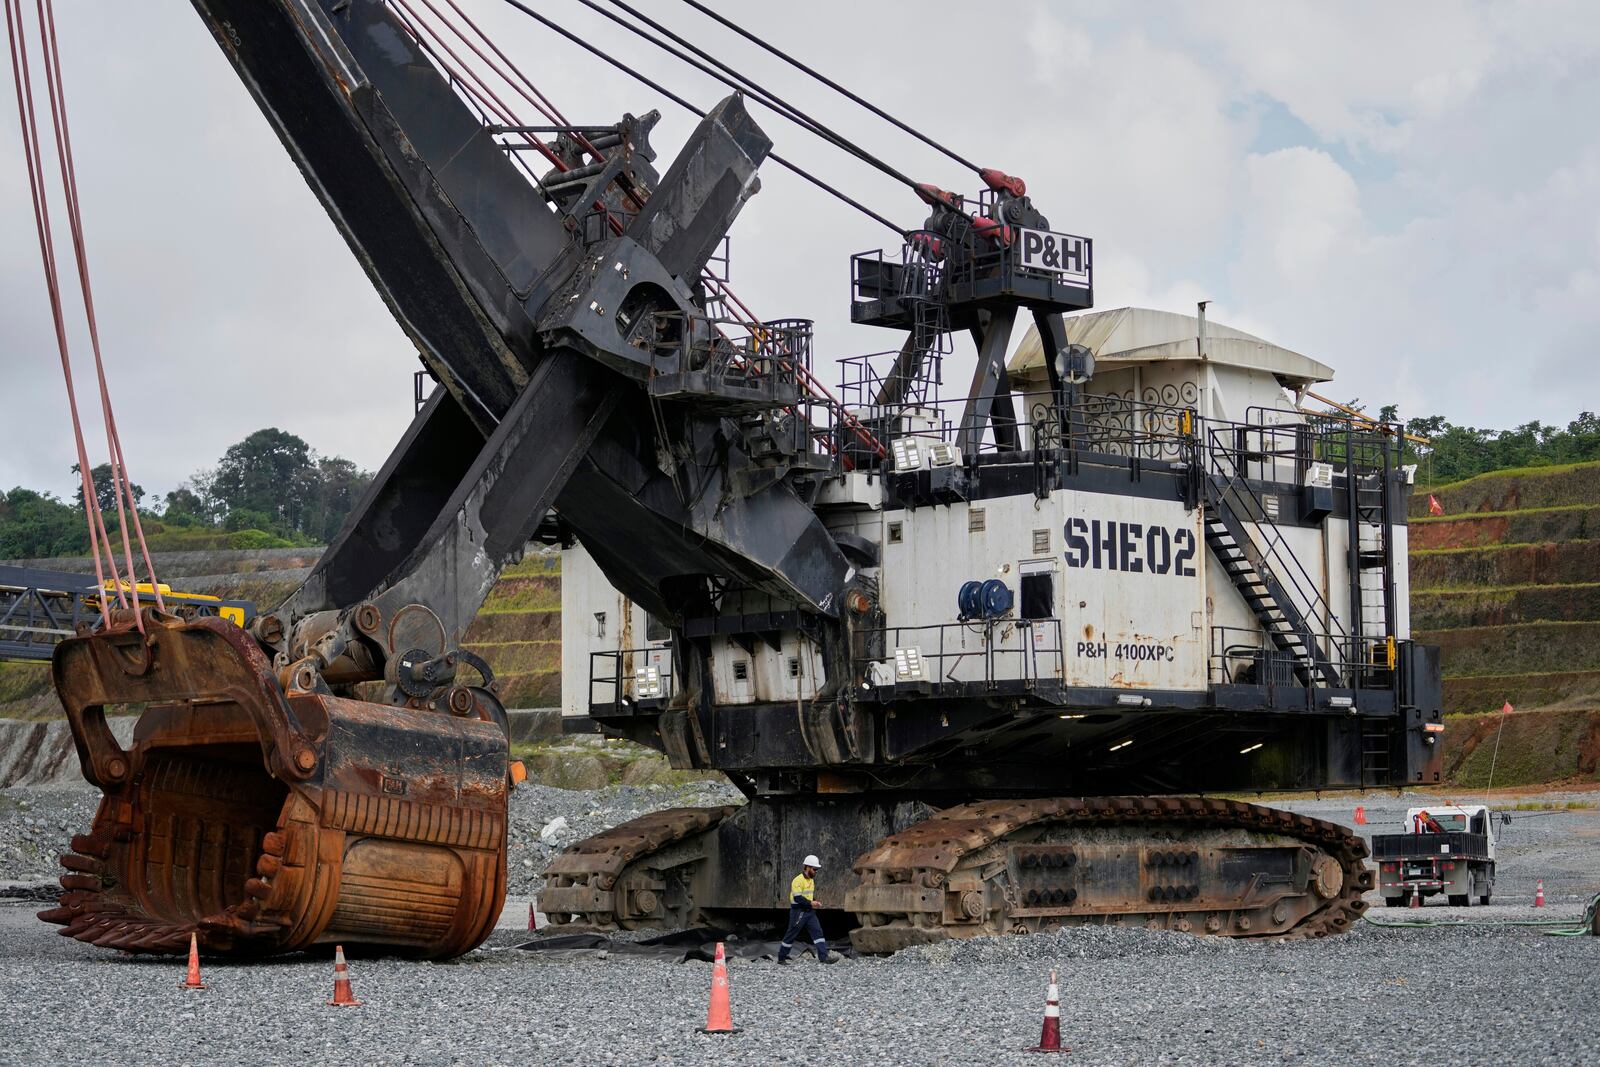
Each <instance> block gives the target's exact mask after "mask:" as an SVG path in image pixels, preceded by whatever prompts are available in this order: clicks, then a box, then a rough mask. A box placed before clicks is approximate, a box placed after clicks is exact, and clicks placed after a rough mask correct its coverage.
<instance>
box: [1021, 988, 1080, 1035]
mask: <svg viewBox="0 0 1600 1067" xmlns="http://www.w3.org/2000/svg"><path fill="white" fill-rule="evenodd" d="M1023 1051H1025V1052H1070V1051H1072V1050H1071V1049H1069V1048H1063V1047H1062V1045H1061V994H1060V992H1059V991H1058V990H1057V988H1056V972H1054V971H1051V972H1050V989H1049V991H1048V992H1047V993H1045V995H1044V1029H1043V1030H1041V1031H1040V1032H1039V1043H1038V1044H1037V1045H1034V1046H1033V1047H1032V1048H1029V1049H1024V1050H1023Z"/></svg>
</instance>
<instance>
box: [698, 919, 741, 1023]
mask: <svg viewBox="0 0 1600 1067" xmlns="http://www.w3.org/2000/svg"><path fill="white" fill-rule="evenodd" d="M699 1029H700V1032H701V1033H702V1034H737V1033H739V1031H740V1030H741V1027H737V1026H735V1025H733V1006H732V1004H731V1003H730V1002H729V1000H728V961H727V957H726V956H725V955H724V954H723V951H722V942H721V941H718V942H717V958H716V960H715V961H714V962H713V963H712V964H711V1006H710V1007H708V1008H707V1009H706V1024H705V1025H704V1026H702V1027H700V1028H699Z"/></svg>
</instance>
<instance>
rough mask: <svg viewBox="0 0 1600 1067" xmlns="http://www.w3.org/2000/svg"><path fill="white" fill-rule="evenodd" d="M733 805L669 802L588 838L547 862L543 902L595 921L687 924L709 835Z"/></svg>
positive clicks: (558, 913) (555, 917) (558, 914)
mask: <svg viewBox="0 0 1600 1067" xmlns="http://www.w3.org/2000/svg"><path fill="white" fill-rule="evenodd" d="M736 810H738V809H737V807H736V806H734V805H731V804H730V805H724V806H722V807H714V808H668V809H667V810H665V811H657V812H652V813H651V814H649V815H641V816H640V817H639V818H637V819H630V820H628V821H627V822H625V823H622V824H621V825H620V826H614V827H612V828H611V829H609V830H606V831H604V832H602V833H598V834H595V835H594V836H593V837H589V838H585V839H584V840H582V841H580V842H578V843H577V844H576V845H573V846H572V847H571V848H569V849H567V850H566V851H565V852H563V853H561V854H560V855H559V856H557V857H556V858H555V859H554V860H552V861H551V863H550V865H549V866H548V867H546V868H545V871H544V876H545V888H544V890H543V891H542V892H540V894H539V910H540V911H542V912H544V913H545V914H546V915H548V916H549V917H550V921H551V922H552V923H556V924H558V925H567V924H574V925H577V926H581V927H584V928H591V929H601V930H606V929H617V928H619V927H620V928H622V929H625V930H632V929H635V928H637V927H640V926H649V927H660V926H686V925H689V924H690V923H691V922H693V921H694V919H695V917H696V905H695V900H694V892H693V885H692V883H693V880H694V874H695V870H696V868H698V867H699V866H700V865H701V862H702V861H703V860H704V859H705V858H706V855H705V850H704V844H705V843H706V838H707V837H709V836H710V834H711V832H712V831H714V830H715V829H716V828H717V826H718V825H719V824H720V823H721V822H722V820H723V819H726V818H727V817H728V816H729V815H732V814H733V813H734V812H735V811H736Z"/></svg>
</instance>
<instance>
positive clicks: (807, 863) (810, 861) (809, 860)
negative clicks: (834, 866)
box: [800, 856, 822, 871]
mask: <svg viewBox="0 0 1600 1067" xmlns="http://www.w3.org/2000/svg"><path fill="white" fill-rule="evenodd" d="M800 866H802V867H815V868H816V869H817V870H819V871H820V870H822V861H821V860H819V859H817V857H815V856H807V857H806V858H805V859H804V860H803V861H802V862H801V864H800Z"/></svg>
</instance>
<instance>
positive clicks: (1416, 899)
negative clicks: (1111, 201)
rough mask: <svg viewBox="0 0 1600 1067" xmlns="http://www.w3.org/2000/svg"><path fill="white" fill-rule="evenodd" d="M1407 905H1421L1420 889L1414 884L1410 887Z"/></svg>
mask: <svg viewBox="0 0 1600 1067" xmlns="http://www.w3.org/2000/svg"><path fill="white" fill-rule="evenodd" d="M1409 906H1410V907H1413V908H1420V907H1422V890H1420V889H1418V888H1417V887H1416V886H1412V887H1411V903H1410V905H1409Z"/></svg>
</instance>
